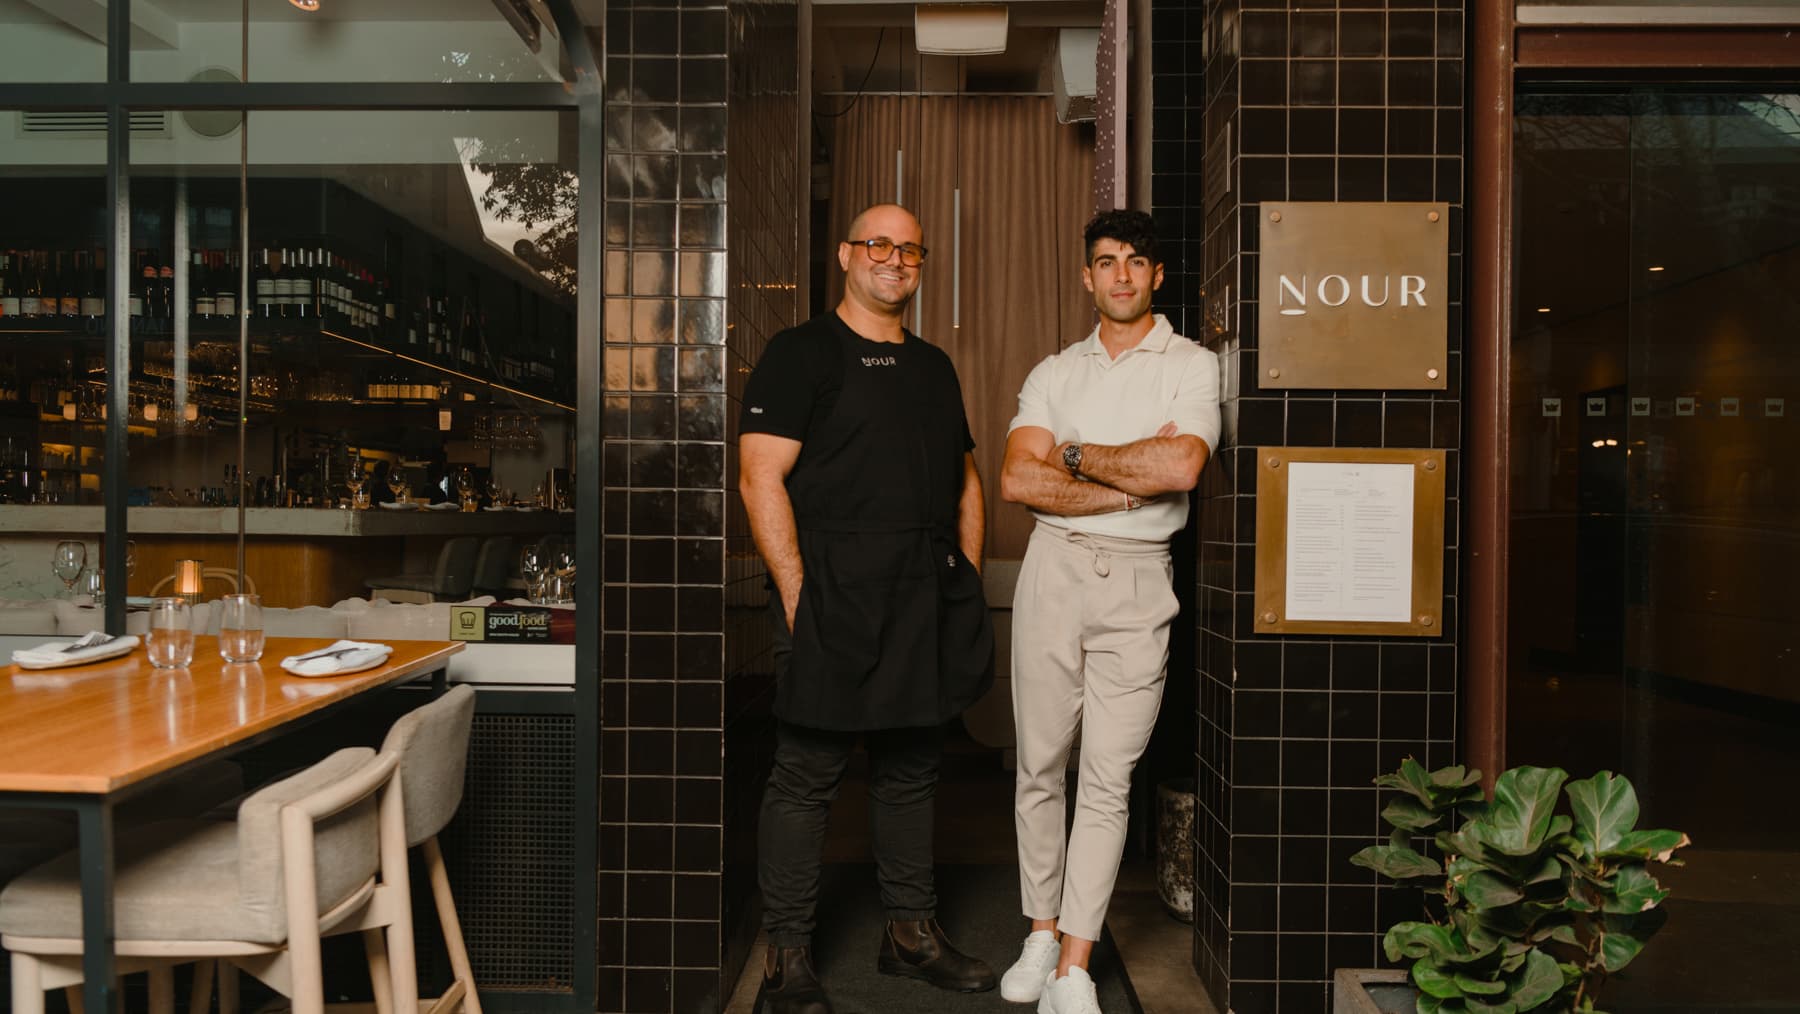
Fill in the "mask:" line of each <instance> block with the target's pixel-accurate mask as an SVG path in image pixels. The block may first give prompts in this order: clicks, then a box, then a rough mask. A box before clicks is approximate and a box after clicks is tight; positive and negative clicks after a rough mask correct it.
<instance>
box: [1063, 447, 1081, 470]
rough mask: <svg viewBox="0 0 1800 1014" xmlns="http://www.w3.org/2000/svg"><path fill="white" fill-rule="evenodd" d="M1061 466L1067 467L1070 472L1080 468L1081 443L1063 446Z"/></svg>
mask: <svg viewBox="0 0 1800 1014" xmlns="http://www.w3.org/2000/svg"><path fill="white" fill-rule="evenodd" d="M1063 467H1064V468H1066V469H1068V470H1069V471H1070V472H1076V471H1079V470H1080V468H1081V445H1080V444H1070V445H1069V446H1067V447H1065V448H1063Z"/></svg>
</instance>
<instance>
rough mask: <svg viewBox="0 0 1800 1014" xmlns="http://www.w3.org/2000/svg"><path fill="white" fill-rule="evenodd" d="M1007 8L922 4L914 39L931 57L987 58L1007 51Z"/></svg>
mask: <svg viewBox="0 0 1800 1014" xmlns="http://www.w3.org/2000/svg"><path fill="white" fill-rule="evenodd" d="M1006 21H1007V13H1006V8H1005V7H1001V6H999V5H992V6H990V5H987V4H954V5H952V4H920V5H918V6H917V7H914V8H913V38H914V40H915V41H916V42H917V43H918V47H919V52H921V53H925V54H927V55H929V56H985V55H989V54H992V53H1004V52H1006Z"/></svg>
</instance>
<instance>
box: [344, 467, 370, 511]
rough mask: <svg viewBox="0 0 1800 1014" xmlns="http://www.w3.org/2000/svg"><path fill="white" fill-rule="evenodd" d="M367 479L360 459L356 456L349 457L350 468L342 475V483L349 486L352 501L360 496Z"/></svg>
mask: <svg viewBox="0 0 1800 1014" xmlns="http://www.w3.org/2000/svg"><path fill="white" fill-rule="evenodd" d="M368 481H369V477H368V476H367V475H364V474H363V470H362V461H361V460H360V459H357V458H352V459H350V470H349V471H348V472H346V473H345V475H344V485H345V486H347V487H349V489H350V499H351V500H352V501H355V500H359V499H361V498H362V491H363V487H364V486H365V485H367V484H368Z"/></svg>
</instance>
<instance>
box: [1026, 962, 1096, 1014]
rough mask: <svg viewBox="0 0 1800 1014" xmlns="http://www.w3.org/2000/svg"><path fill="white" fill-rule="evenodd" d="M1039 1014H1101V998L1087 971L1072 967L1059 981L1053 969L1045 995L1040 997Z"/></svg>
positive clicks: (1045, 986) (1045, 987) (1046, 985)
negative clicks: (1095, 990)
mask: <svg viewBox="0 0 1800 1014" xmlns="http://www.w3.org/2000/svg"><path fill="white" fill-rule="evenodd" d="M1038 1014H1100V996H1099V994H1098V993H1095V992H1094V980H1093V979H1090V978H1088V974H1087V969H1085V968H1082V967H1080V966H1070V968H1069V974H1068V975H1065V976H1063V977H1062V978H1060V979H1058V978H1056V969H1054V968H1052V969H1051V970H1050V978H1049V979H1048V980H1047V981H1046V982H1045V983H1044V995H1043V996H1040V997H1038Z"/></svg>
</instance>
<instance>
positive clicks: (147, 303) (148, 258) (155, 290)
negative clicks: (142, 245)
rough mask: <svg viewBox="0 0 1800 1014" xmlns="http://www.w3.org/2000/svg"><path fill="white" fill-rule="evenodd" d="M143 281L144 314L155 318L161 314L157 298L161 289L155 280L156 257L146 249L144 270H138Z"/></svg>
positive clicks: (159, 296) (160, 306)
mask: <svg viewBox="0 0 1800 1014" xmlns="http://www.w3.org/2000/svg"><path fill="white" fill-rule="evenodd" d="M139 277H140V278H142V279H143V282H144V316H146V317H148V318H150V319H151V320H155V319H156V318H158V317H161V316H162V315H163V313H162V303H161V302H159V299H160V298H161V295H162V289H161V287H160V286H159V285H158V284H157V281H156V258H155V255H153V254H151V253H149V252H148V251H146V252H145V254H144V270H143V271H141V272H139Z"/></svg>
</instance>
